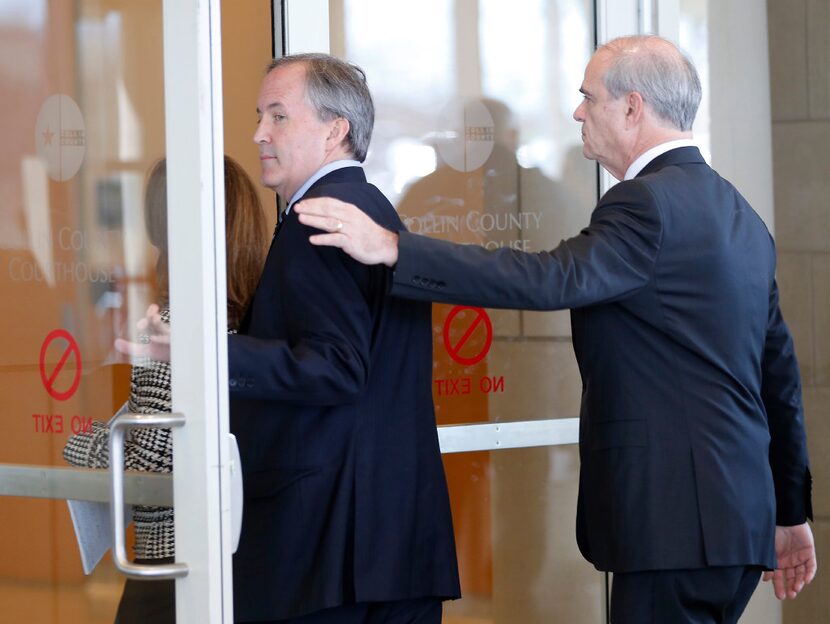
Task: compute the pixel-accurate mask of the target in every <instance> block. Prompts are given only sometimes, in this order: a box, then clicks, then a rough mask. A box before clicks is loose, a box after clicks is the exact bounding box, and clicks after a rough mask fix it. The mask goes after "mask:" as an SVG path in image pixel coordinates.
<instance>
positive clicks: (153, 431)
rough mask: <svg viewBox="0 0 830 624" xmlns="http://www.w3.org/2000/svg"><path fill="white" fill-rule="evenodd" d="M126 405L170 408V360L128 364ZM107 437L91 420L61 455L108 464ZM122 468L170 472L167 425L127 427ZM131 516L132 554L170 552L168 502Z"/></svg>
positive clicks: (79, 462) (150, 410)
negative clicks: (90, 426)
mask: <svg viewBox="0 0 830 624" xmlns="http://www.w3.org/2000/svg"><path fill="white" fill-rule="evenodd" d="M161 317H162V319H163V320H164V322H166V323H169V322H170V310H169V309H164V310H162V312H161ZM127 409H128V411H130V412H132V413H134V414H155V413H158V412H169V411H170V409H171V398H170V364H168V363H167V362H159V361H157V360H150V359H149V358H143V359H142V360H140V361H138V362H136V363H135V364H134V365H133V370H132V375H131V379H130V398H129V401H128V403H127ZM109 437H110V436H109V426H108V425H107V424H106V423H103V422H100V421H93V423H92V428H91V430H90V431H83V432H81V433H78V434H76V435H73V436H72V437H71V438H69V440H68V441H67V443H66V446H64V449H63V457H64V459H65V460H66V461H67V462H69V463H70V464H72V465H73V466H79V467H85V468H108V467H109V451H108V448H109ZM124 468H125V469H126V470H139V471H142V472H171V471H172V470H173V440H172V435H171V432H170V429H169V428H166V427H143V428H140V429H135V430H133V431H132V432H131V435H130V438H129V440H128V441H127V442H126V443H125V444H124ZM133 522H134V523H135V557H136V559H161V558H164V557H173V556H174V554H175V553H174V546H175V544H174V537H173V535H174V533H173V529H174V525H173V509H172V508H170V507H149V506H136V507H135V509H134V510H133Z"/></svg>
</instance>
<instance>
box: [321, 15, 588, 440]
mask: <svg viewBox="0 0 830 624" xmlns="http://www.w3.org/2000/svg"><path fill="white" fill-rule="evenodd" d="M330 15H331V22H332V23H331V32H332V52H333V53H334V54H337V55H340V56H343V57H345V58H348V59H349V60H351V61H353V62H355V63H357V64H358V65H360V66H361V67H362V68H363V69H364V70H365V71H366V73H367V76H368V79H369V85H370V87H371V89H372V93H373V95H374V97H375V104H376V108H377V116H376V122H375V132H374V136H373V139H372V147H371V149H370V152H369V157H368V159H367V162H366V170H367V175H368V176H369V178H370V180H372V181H373V182H374V183H375V184H376V185H377V186H378V187H380V189H381V190H382V191H383V192H384V193H385V194H386V195H387V196H388V197H389V198H390V200H391V201H392V202H393V203H394V204H395V205H396V207H397V209H398V212H399V213H400V214H401V215H402V216H403V217H404V221H405V223H406V224H407V226H408V227H409V229H410V230H411V231H413V232H417V233H422V234H427V235H430V236H435V237H440V238H445V239H449V240H454V241H458V242H464V243H473V244H479V245H483V246H485V247H487V248H491V249H492V248H497V247H505V246H507V247H513V248H516V249H524V250H527V251H542V250H545V249H549V248H551V247H552V246H554V245H555V244H556V243H557V242H558V241H559V240H560V239H562V238H566V237H569V236H573V235H575V234H577V233H578V232H579V230H580V229H581V228H582V227H583V226H584V225H586V224H587V222H588V218H589V215H590V212H591V210H592V209H593V206H594V205H595V203H596V199H597V196H596V193H597V175H596V166H595V165H594V164H593V163H592V162H589V161H587V160H585V159H584V158H583V156H582V143H581V139H580V128H579V125H578V124H577V123H576V122H575V121H574V120H573V118H572V113H573V111H574V109H575V108H576V106H577V105H578V104H579V98H580V94H579V92H578V88H579V85H580V84H581V82H582V74H583V70H584V67H585V64H586V63H587V61H588V59H589V57H590V54H591V51H592V46H593V23H594V16H593V3H592V2H589V1H586V0H559V1H557V2H553V1H543V0H535V1H531V2H522V3H518V4H516V3H513V4H505V3H503V2H498V1H491V2H484V1H482V2H478V3H472V2H470V3H467V2H463V3H459V2H453V1H451V0H430V1H429V2H422V3H418V4H417V5H412V6H411V7H410V8H403V7H400V6H398V5H394V4H390V3H388V2H383V1H382V0H371V1H369V0H366V1H356V0H332V1H331V2H330ZM424 33H429V36H428V37H427V36H424ZM378 50H383V54H378ZM434 310H435V311H434V336H435V341H434V346H435V360H436V362H435V376H434V380H433V382H434V386H433V390H434V394H435V399H436V407H437V411H438V414H439V422H441V423H442V424H445V423H460V422H473V421H504V420H525V419H534V418H556V417H572V416H576V415H577V403H575V400H574V398H573V397H575V396H576V395H577V393H578V389H579V383H578V382H575V379H574V374H575V364H574V362H573V358H572V356H571V354H570V353H569V349H568V348H565V349H561V351H562V360H561V361H556V362H555V363H554V364H552V365H551V362H550V361H549V360H545V362H546V363H545V364H544V366H543V367H542V368H541V369H540V368H539V367H538V366H535V367H533V368H531V366H534V365H535V364H536V363H540V359H544V358H545V354H546V353H547V352H549V351H550V350H557V345H562V346H568V345H569V344H570V323H569V320H568V314H567V312H553V313H538V312H517V311H496V310H487V311H478V310H471V309H469V308H460V307H453V306H444V305H437V306H435V308H434ZM531 362H532V363H534V364H530V363H531ZM543 371H544V373H543ZM549 373H552V374H553V375H554V376H556V377H557V378H559V377H561V379H559V381H557V383H556V384H552V383H551V379H550V374H549ZM542 374H543V376H542ZM560 382H561V386H560V387H556V388H552V387H551V386H556V385H559V384H560ZM557 390H564V392H557ZM568 395H570V396H568Z"/></svg>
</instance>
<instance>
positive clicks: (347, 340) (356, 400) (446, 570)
mask: <svg viewBox="0 0 830 624" xmlns="http://www.w3.org/2000/svg"><path fill="white" fill-rule="evenodd" d="M257 114H258V117H259V121H258V125H257V129H256V132H255V134H254V141H255V142H256V143H257V145H258V146H259V152H260V159H261V162H262V183H263V184H264V185H265V186H267V187H269V188H272V189H274V190H275V191H276V192H277V193H278V194H279V195H280V197H282V198H283V199H284V200H285V202H286V203H287V208H286V210H285V212H284V213H283V214H282V215H281V216H280V220H279V224H278V226H277V229H276V232H275V234H274V240H273V243H272V245H271V250H270V252H269V254H268V258H267V260H266V264H265V268H264V271H263V274H262V277H261V280H260V283H259V286H258V287H257V291H256V294H255V296H254V300H253V303H252V305H251V308H250V310H249V314H248V316H247V319H246V321H245V324H244V326H243V328H242V329H241V331H240V332H239V334H238V335H235V336H230V337H229V339H228V362H229V378H230V386H231V387H230V399H231V405H230V407H231V410H230V411H231V430H232V431H233V433H234V434H235V435H236V437H237V440H238V442H239V447H240V453H241V457H242V466H243V478H244V485H245V488H244V489H245V506H244V515H243V526H242V537H241V541H240V544H239V549H238V551H237V552H236V554H235V556H234V569H233V575H234V613H235V618H236V621H237V622H262V621H269V622H270V621H279V622H292V623H294V622H297V623H300V622H302V623H312V622H313V623H318V622H319V623H323V622H325V623H328V622H332V623H334V622H338V623H339V622H343V623H352V622H354V623H364V622H365V623H374V622H378V623H380V622H419V623H420V622H423V623H425V624H437V623H438V622H440V621H441V601H442V600H444V599H447V598H456V597H458V596H459V593H460V591H459V583H458V572H457V566H456V558H455V544H454V537H453V528H452V520H451V516H450V509H449V498H448V494H447V487H446V481H445V478H444V470H443V465H442V461H441V455H440V450H439V446H438V437H437V432H436V428H435V419H434V414H433V406H432V394H431V376H430V371H431V369H432V352H431V316H430V306H429V304H417V305H413V304H411V303H407V302H405V301H402V300H399V299H394V298H391V297H390V296H389V295H388V286H389V282H390V278H391V272H390V271H389V270H388V269H387V268H386V267H367V266H364V265H362V264H360V263H358V262H356V261H354V260H352V259H351V258H349V257H348V256H346V255H345V254H343V253H341V252H340V251H339V250H336V249H327V248H323V247H315V246H312V245H310V244H309V242H308V237H309V234H310V233H311V230H310V228H308V227H307V226H304V225H302V224H301V223H299V221H298V220H297V215H296V213H295V212H294V211H293V210H292V208H293V206H294V203H295V202H296V201H298V200H299V199H301V198H304V197H335V198H339V199H342V200H344V201H349V202H352V203H354V204H356V205H358V206H360V209H361V210H365V211H366V214H367V215H369V216H370V217H371V218H372V219H374V220H375V221H377V222H378V223H381V224H383V226H384V227H386V228H388V229H390V230H393V231H400V230H403V229H404V227H403V224H402V223H401V221H400V220H399V219H398V217H397V214H396V213H395V210H394V208H393V207H392V205H391V204H390V203H389V202H388V201H387V199H386V198H385V197H384V196H383V195H382V194H381V192H380V191H379V190H378V189H377V188H376V187H374V186H373V185H371V184H368V183H367V182H366V177H365V175H364V173H363V170H362V168H361V165H360V163H361V162H362V161H363V160H364V159H365V157H366V151H367V149H368V146H369V140H370V138H371V134H372V126H373V123H374V108H373V104H372V98H371V95H370V94H369V90H368V87H367V85H366V81H365V76H364V75H363V72H362V71H361V70H360V69H359V68H357V67H355V66H353V65H350V64H347V63H344V62H342V61H340V60H338V59H335V58H333V57H330V56H328V55H322V54H311V55H298V56H293V57H284V58H280V59H277V60H275V61H274V62H273V63H272V64H271V66H270V67H269V69H268V71H267V73H266V75H265V78H264V79H263V82H262V88H261V91H260V95H259V99H258V102H257Z"/></svg>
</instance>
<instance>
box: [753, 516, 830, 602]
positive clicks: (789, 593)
mask: <svg viewBox="0 0 830 624" xmlns="http://www.w3.org/2000/svg"><path fill="white" fill-rule="evenodd" d="M775 554H776V556H777V557H778V567H777V568H776V569H775V571H773V572H764V577H763V578H764V580H765V581H769V580H772V586H773V589H774V590H775V597H776V598H778V600H784V599H786V598H790V599H792V598H795V597H796V596H798V593H799V592H800V591H801V590H802V589H804V586H805V585H806V584H808V583H809V582H811V581H812V580H813V578H814V577H815V575H816V569H817V568H818V564H817V562H816V546H815V543H814V542H813V532H812V531H811V530H810V526H809V525H808V524H807V523H806V522H805V523H804V524H799V525H797V526H778V527H775Z"/></svg>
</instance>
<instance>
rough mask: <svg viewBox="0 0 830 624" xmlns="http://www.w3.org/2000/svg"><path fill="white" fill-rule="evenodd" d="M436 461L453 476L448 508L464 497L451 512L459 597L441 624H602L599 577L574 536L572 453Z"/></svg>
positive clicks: (546, 450)
mask: <svg viewBox="0 0 830 624" xmlns="http://www.w3.org/2000/svg"><path fill="white" fill-rule="evenodd" d="M444 460H445V464H446V466H447V468H448V469H449V472H450V474H451V475H455V479H453V478H452V477H451V478H450V481H451V483H450V487H451V488H452V490H453V493H454V494H455V495H456V501H455V502H458V500H459V498H458V495H459V494H462V495H463V496H464V497H465V498H466V502H465V503H464V504H462V505H459V506H457V507H456V509H454V510H453V511H454V515H453V521H454V523H455V527H456V534H457V546H458V550H459V566H460V572H461V579H462V594H463V597H462V599H461V600H458V601H454V602H447V603H444V620H443V621H444V623H445V624H490V623H498V624H519V623H521V624H541V623H543V622H544V623H546V624H556V623H560V622H561V623H563V624H564V623H566V622H567V623H568V624H571V623H576V624H579V623H591V624H596V623H598V622H601V621H602V602H603V587H604V582H603V575H602V574H601V573H600V572H597V571H596V570H595V569H594V568H593V567H592V566H590V565H588V564H587V563H585V561H584V560H583V559H582V556H581V555H580V554H579V551H578V549H577V546H576V541H575V539H574V534H575V513H574V510H575V509H576V496H577V473H578V470H579V456H578V451H577V449H576V447H575V446H557V447H542V448H528V449H515V450H503V451H498V452H484V453H464V454H460V455H449V456H446V457H445V458H444ZM462 474H467V475H469V476H468V477H467V480H468V482H467V483H466V484H464V483H461V481H460V477H459V475H462Z"/></svg>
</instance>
